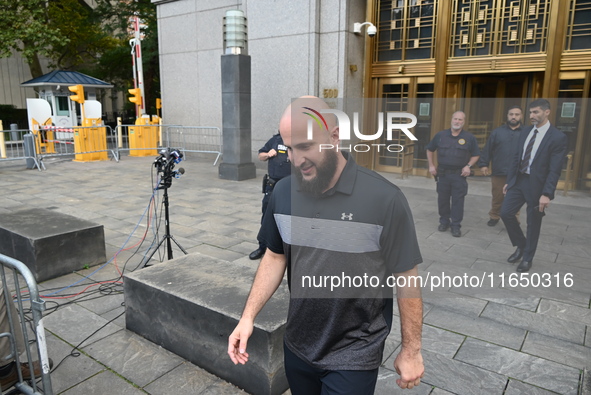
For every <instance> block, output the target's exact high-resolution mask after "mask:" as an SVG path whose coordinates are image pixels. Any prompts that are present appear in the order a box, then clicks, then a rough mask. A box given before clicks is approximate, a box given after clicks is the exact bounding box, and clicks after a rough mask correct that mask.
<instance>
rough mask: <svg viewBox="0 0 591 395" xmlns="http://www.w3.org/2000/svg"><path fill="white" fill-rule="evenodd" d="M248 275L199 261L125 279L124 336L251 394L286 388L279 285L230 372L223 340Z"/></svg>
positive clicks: (240, 268)
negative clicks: (245, 357)
mask: <svg viewBox="0 0 591 395" xmlns="http://www.w3.org/2000/svg"><path fill="white" fill-rule="evenodd" d="M255 270H256V268H255V267H251V266H245V265H240V264H233V263H230V262H226V261H222V260H220V259H215V258H212V257H209V256H205V255H201V254H190V255H185V256H183V257H180V258H177V259H174V260H171V261H168V262H164V263H161V264H157V265H154V266H151V267H147V268H144V269H141V270H138V271H136V272H133V273H130V274H128V275H126V277H125V281H124V283H125V285H124V287H125V306H126V310H125V321H126V326H127V329H129V330H131V331H133V332H135V333H137V334H139V335H141V336H143V337H145V338H146V339H148V340H150V341H152V342H154V343H156V344H158V345H160V346H162V347H164V348H166V349H167V350H169V351H172V352H173V353H175V354H177V355H179V356H181V357H183V358H185V359H187V360H189V361H191V362H192V363H194V364H196V365H198V366H200V367H202V368H204V369H205V370H207V371H209V372H211V373H213V374H215V375H217V376H218V377H221V378H222V379H224V380H226V381H229V382H230V383H232V384H234V385H236V386H238V387H240V388H243V389H244V390H246V391H247V392H250V393H252V394H257V395H265V394H269V395H276V394H282V393H283V392H285V391H286V390H287V389H288V384H287V379H286V378H285V371H284V368H283V334H284V331H285V322H286V317H287V306H288V301H289V294H288V291H287V286H286V285H285V284H282V285H281V286H280V288H279V289H278V290H277V293H276V294H275V295H274V296H273V298H272V299H271V300H270V301H269V302H268V303H267V305H266V306H265V308H264V309H263V310H262V311H261V313H260V314H259V316H258V317H257V319H256V322H255V329H254V332H253V334H252V336H251V338H250V340H249V342H248V353H249V356H250V360H249V361H248V363H247V364H246V365H237V366H235V365H234V364H233V363H232V361H231V360H230V358H229V357H228V354H227V351H228V336H229V335H230V333H231V332H232V330H234V327H235V326H236V324H237V323H238V319H239V318H240V314H241V313H242V309H243V307H244V303H245V302H246V297H247V295H248V292H249V291H250V286H251V284H252V279H253V277H254V273H255Z"/></svg>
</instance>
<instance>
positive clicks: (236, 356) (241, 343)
mask: <svg viewBox="0 0 591 395" xmlns="http://www.w3.org/2000/svg"><path fill="white" fill-rule="evenodd" d="M253 328H254V322H253V321H250V320H247V319H244V318H242V319H241V320H240V321H239V322H238V325H236V328H234V332H232V334H230V337H229V338H228V355H229V356H230V359H231V360H232V362H234V365H238V364H239V363H240V364H242V365H244V364H245V363H246V362H248V353H247V352H246V344H247V342H248V339H249V338H250V335H252V331H253Z"/></svg>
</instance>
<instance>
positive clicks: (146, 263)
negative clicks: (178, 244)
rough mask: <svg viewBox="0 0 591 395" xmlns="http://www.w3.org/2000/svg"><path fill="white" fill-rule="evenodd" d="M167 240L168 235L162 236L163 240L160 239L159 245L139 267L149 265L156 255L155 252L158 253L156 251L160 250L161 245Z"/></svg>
mask: <svg viewBox="0 0 591 395" xmlns="http://www.w3.org/2000/svg"><path fill="white" fill-rule="evenodd" d="M165 240H166V236H163V237H162V240H160V243H158V245H157V246H156V248H154V251H152V253H151V254H150V256H149V257H148V258H146V260H145V261H142V263H141V264H140V267H139V268H138V269H141V268H144V267H146V266H149V265H148V262H150V259H152V257H153V256H154V254H155V253H156V251H158V250H159V249H160V246H161V245H162V244H163V243H164V241H165Z"/></svg>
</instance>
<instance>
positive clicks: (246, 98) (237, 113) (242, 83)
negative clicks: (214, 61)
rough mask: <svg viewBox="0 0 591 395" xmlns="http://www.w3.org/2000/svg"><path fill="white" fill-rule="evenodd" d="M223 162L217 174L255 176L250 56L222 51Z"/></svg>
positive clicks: (239, 178)
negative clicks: (223, 52)
mask: <svg viewBox="0 0 591 395" xmlns="http://www.w3.org/2000/svg"><path fill="white" fill-rule="evenodd" d="M221 64H222V138H223V148H222V153H223V162H222V163H221V164H220V167H219V173H218V174H219V177H220V178H222V179H225V180H234V181H242V180H248V179H251V178H255V177H256V167H255V165H254V163H253V162H252V152H251V151H252V149H251V146H252V140H251V98H250V94H251V93H250V56H248V55H244V54H225V55H222V62H221Z"/></svg>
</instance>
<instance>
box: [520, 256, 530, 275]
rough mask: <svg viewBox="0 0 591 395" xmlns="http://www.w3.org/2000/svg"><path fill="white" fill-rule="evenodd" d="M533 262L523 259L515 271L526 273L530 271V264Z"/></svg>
mask: <svg viewBox="0 0 591 395" xmlns="http://www.w3.org/2000/svg"><path fill="white" fill-rule="evenodd" d="M532 263H533V261H526V260H525V259H524V260H522V261H521V263H520V264H519V266H517V271H518V272H519V273H523V272H528V271H529V269H531V264H532Z"/></svg>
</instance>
